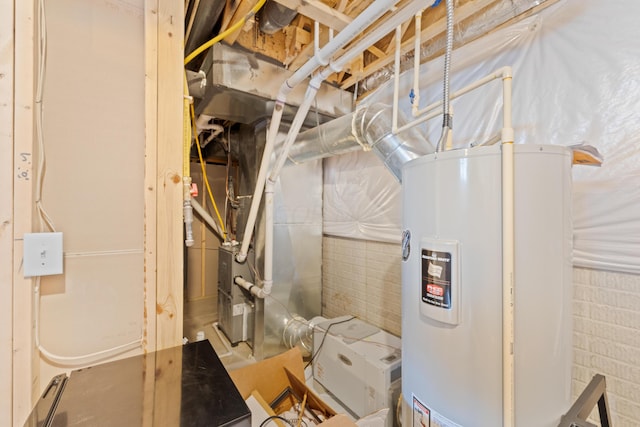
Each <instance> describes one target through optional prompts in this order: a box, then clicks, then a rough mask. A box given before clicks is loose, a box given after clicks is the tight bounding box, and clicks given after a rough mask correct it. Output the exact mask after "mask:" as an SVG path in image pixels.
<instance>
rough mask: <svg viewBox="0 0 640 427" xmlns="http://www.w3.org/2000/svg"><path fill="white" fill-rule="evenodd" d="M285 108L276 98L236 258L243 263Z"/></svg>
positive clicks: (282, 102) (281, 101)
mask: <svg viewBox="0 0 640 427" xmlns="http://www.w3.org/2000/svg"><path fill="white" fill-rule="evenodd" d="M283 109H284V101H283V100H276V105H275V107H274V109H273V115H272V117H271V123H270V125H269V129H268V130H267V141H266V143H265V146H264V151H263V153H262V161H261V162H260V169H259V171H258V177H257V178H256V188H255V190H254V192H253V199H252V200H251V207H250V208H249V216H248V217H247V224H246V226H245V229H244V239H243V240H242V245H241V246H240V251H239V252H238V255H236V260H237V261H238V262H241V263H242V262H244V261H245V260H246V259H247V253H248V252H249V243H250V242H251V237H252V236H253V227H254V226H255V224H256V219H257V217H258V208H259V207H260V202H261V200H262V192H263V190H264V182H265V180H266V179H267V169H268V168H269V162H270V161H271V153H272V152H273V145H274V141H275V137H276V135H277V134H278V129H279V128H280V120H281V119H282V110H283Z"/></svg>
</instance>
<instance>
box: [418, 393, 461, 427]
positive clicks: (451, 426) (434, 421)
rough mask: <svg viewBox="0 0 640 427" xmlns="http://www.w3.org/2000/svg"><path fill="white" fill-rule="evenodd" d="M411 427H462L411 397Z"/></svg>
mask: <svg viewBox="0 0 640 427" xmlns="http://www.w3.org/2000/svg"><path fill="white" fill-rule="evenodd" d="M412 418H413V420H412V421H413V422H412V423H411V425H412V427H462V426H461V425H460V424H457V423H455V422H453V421H451V420H450V419H448V418H447V417H445V416H443V415H442V414H439V413H437V412H436V411H434V410H433V409H430V408H429V407H428V406H427V405H425V404H424V403H422V402H421V401H420V400H418V398H417V397H416V396H413V413H412Z"/></svg>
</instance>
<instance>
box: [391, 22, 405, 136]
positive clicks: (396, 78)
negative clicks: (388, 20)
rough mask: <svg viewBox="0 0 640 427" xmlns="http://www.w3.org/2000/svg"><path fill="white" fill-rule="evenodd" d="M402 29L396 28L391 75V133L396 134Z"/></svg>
mask: <svg viewBox="0 0 640 427" xmlns="http://www.w3.org/2000/svg"><path fill="white" fill-rule="evenodd" d="M401 38H402V27H401V26H397V27H396V52H395V58H394V73H393V77H394V78H393V111H392V112H393V116H392V119H391V132H393V133H396V132H398V97H399V95H400V47H401V46H402V40H401Z"/></svg>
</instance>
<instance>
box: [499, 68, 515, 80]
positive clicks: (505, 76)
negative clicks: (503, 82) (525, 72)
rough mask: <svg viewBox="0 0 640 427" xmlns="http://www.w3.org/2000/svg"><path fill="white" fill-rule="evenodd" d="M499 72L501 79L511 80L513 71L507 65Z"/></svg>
mask: <svg viewBox="0 0 640 427" xmlns="http://www.w3.org/2000/svg"><path fill="white" fill-rule="evenodd" d="M501 71H502V72H501V74H502V78H503V79H510V78H513V70H512V69H511V67H510V66H508V65H507V66H506V67H502V70H501Z"/></svg>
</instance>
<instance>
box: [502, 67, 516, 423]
mask: <svg viewBox="0 0 640 427" xmlns="http://www.w3.org/2000/svg"><path fill="white" fill-rule="evenodd" d="M510 71H511V70H510V69H509V70H507V72H505V74H504V75H503V80H502V81H503V95H502V96H503V115H504V118H503V129H502V369H503V372H502V410H503V426H504V427H513V426H514V425H515V355H514V349H515V346H514V341H515V334H514V330H515V313H514V301H515V294H514V292H515V282H514V280H515V279H514V278H515V235H514V215H515V206H514V159H513V127H512V124H511V72H510Z"/></svg>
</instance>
